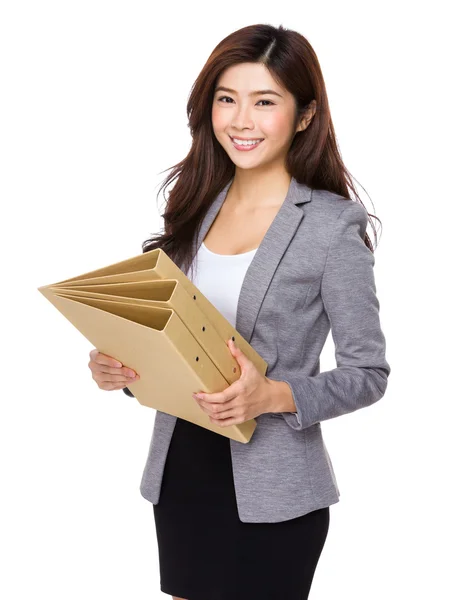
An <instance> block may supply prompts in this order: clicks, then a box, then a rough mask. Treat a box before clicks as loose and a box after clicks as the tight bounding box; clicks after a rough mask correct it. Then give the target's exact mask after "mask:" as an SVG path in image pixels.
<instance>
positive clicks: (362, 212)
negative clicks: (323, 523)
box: [140, 178, 390, 523]
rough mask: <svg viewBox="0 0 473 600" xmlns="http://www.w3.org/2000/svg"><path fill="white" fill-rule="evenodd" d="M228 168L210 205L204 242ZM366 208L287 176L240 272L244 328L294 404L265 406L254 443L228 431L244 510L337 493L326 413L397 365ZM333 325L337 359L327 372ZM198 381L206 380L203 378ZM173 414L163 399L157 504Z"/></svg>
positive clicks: (255, 511) (154, 446) (308, 505)
mask: <svg viewBox="0 0 473 600" xmlns="http://www.w3.org/2000/svg"><path fill="white" fill-rule="evenodd" d="M231 183H232V180H230V181H229V182H228V183H227V184H226V185H225V187H224V188H223V189H222V191H221V192H220V193H219V194H218V195H217V197H216V199H215V201H214V202H213V203H212V204H211V206H210V208H209V210H208V212H207V214H206V215H205V217H204V220H203V222H202V225H201V227H200V230H199V231H198V235H197V239H196V246H195V248H196V250H197V248H199V247H200V244H201V243H202V241H203V239H204V238H205V236H206V234H207V232H208V230H209V229H210V226H211V225H212V222H213V221H214V219H215V217H216V216H217V213H218V211H219V209H220V207H221V206H222V204H223V201H224V200H225V197H226V194H227V192H228V189H229V187H230V185H231ZM366 225H367V212H366V209H365V208H364V207H363V206H362V205H361V204H358V203H356V202H354V201H352V200H347V199H344V198H342V197H341V196H338V195H336V194H333V193H331V192H327V191H321V190H311V189H310V188H309V187H307V186H306V185H304V184H301V183H299V182H297V181H296V180H295V179H294V178H292V179H291V182H290V186H289V190H288V193H287V196H286V198H285V200H284V202H283V204H282V205H281V207H280V210H279V212H278V213H277V215H276V217H275V218H274V220H273V222H272V224H271V226H270V227H269V229H268V231H267V232H266V235H265V237H264V239H263V240H262V242H261V244H260V246H259V248H258V250H257V252H256V254H255V256H254V258H253V260H252V262H251V264H250V266H249V268H248V270H247V273H246V276H245V278H244V281H243V285H242V288H241V293H240V296H239V300H238V308H237V316H236V329H237V330H238V331H239V333H240V334H241V335H242V336H243V337H244V338H245V339H246V340H247V341H248V342H249V343H251V345H252V346H253V347H254V348H255V350H257V351H258V352H259V353H260V354H261V356H262V357H263V358H264V359H265V360H266V361H267V363H268V370H267V373H266V375H267V376H268V377H269V378H271V379H276V380H279V381H286V382H287V383H288V384H289V386H290V388H291V390H292V393H293V396H294V402H295V405H296V409H297V416H296V415H294V414H291V413H265V414H262V415H260V416H258V417H256V421H257V427H256V429H255V432H254V434H253V436H252V438H251V440H250V442H249V443H247V444H242V443H240V442H237V441H235V440H230V447H231V458H232V465H233V476H234V485H235V493H236V499H237V506H238V515H239V518H240V520H241V521H243V522H247V523H258V522H269V523H271V522H273V523H274V522H279V521H285V520H288V519H293V518H295V517H298V516H301V515H304V514H306V513H308V512H309V511H313V510H316V509H318V508H322V507H326V506H329V505H331V504H334V503H336V502H338V501H339V496H340V491H339V488H338V484H337V481H336V477H335V474H334V470H333V468H332V463H331V460H330V457H329V454H328V452H327V449H326V446H325V443H324V441H323V437H322V428H321V422H322V421H324V420H326V419H331V418H334V417H336V416H340V415H343V414H346V413H349V412H352V411H354V410H358V409H360V408H363V407H365V406H369V405H371V404H373V403H374V402H376V401H377V400H379V399H380V398H381V397H382V396H383V395H384V393H385V391H386V387H387V379H388V375H389V373H390V366H389V364H388V363H387V361H386V358H385V338H384V335H383V332H382V330H381V327H380V320H379V302H378V300H377V297H376V288H375V282H374V273H373V266H374V256H373V254H372V253H371V251H370V250H369V248H367V247H366V245H365V244H364V241H363V236H364V233H365V230H366ZM330 327H331V328H332V335H333V339H334V342H335V350H336V361H337V367H336V368H335V369H332V370H330V371H326V372H323V373H320V363H319V356H320V353H321V351H322V348H323V345H324V343H325V341H326V338H327V336H328V333H329V331H330ZM195 391H198V390H195ZM175 423H176V417H174V416H172V415H168V414H166V413H163V412H160V411H156V416H155V422H154V430H153V434H152V439H151V443H150V446H149V453H148V458H147V461H146V465H145V469H144V472H143V476H142V480H141V486H140V491H141V494H142V495H143V497H144V498H146V499H147V500H149V501H150V502H152V503H153V504H157V503H158V502H159V495H160V489H161V481H162V475H163V470H164V465H165V461H166V454H167V451H168V448H169V444H170V441H171V437H172V434H173V430H174V426H175Z"/></svg>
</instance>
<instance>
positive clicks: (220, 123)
mask: <svg viewBox="0 0 473 600" xmlns="http://www.w3.org/2000/svg"><path fill="white" fill-rule="evenodd" d="M226 124H227V120H226V118H225V115H223V114H222V111H220V110H218V108H213V109H212V126H213V128H214V129H215V131H217V132H218V131H221V130H222V129H224V128H225V127H226Z"/></svg>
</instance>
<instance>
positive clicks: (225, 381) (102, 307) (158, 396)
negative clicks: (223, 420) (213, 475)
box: [38, 248, 268, 443]
mask: <svg viewBox="0 0 473 600" xmlns="http://www.w3.org/2000/svg"><path fill="white" fill-rule="evenodd" d="M38 290H39V291H40V292H41V293H42V294H43V295H44V296H45V297H46V298H47V299H48V300H49V301H50V302H51V303H52V304H53V305H54V306H55V307H56V308H57V309H58V310H59V311H60V312H61V313H62V314H63V315H64V316H65V317H66V318H67V319H68V320H69V321H70V322H71V323H72V324H73V325H74V327H76V328H77V329H78V330H79V331H80V332H81V333H82V334H83V335H84V336H85V337H86V338H87V339H88V340H89V341H90V342H91V343H92V344H93V345H94V347H95V348H97V349H98V350H99V351H100V352H102V353H103V354H107V355H108V356H111V357H113V358H116V359H117V360H119V361H120V362H121V363H122V364H123V365H125V366H127V367H129V368H131V369H133V370H134V371H136V372H137V373H138V374H139V376H140V379H139V380H138V381H135V382H133V383H130V384H128V388H129V389H130V391H131V392H132V393H133V394H134V396H135V398H136V399H137V400H138V402H139V403H140V404H142V405H143V406H148V407H150V408H154V409H156V410H159V411H162V412H165V413H167V414H169V415H173V416H175V417H180V418H181V419H185V420H187V421H190V422H191V423H195V424H196V425H199V426H201V427H205V428H206V429H209V430H211V431H214V432H215V433H218V434H220V435H223V436H225V437H228V438H230V439H233V440H236V441H239V442H242V443H247V442H249V441H250V439H251V436H252V435H253V432H254V430H255V428H256V421H255V419H250V420H249V421H245V422H244V423H241V424H239V425H231V426H230V425H229V426H226V427H221V426H219V425H214V424H213V423H211V422H210V420H209V418H208V416H207V414H206V413H205V412H204V411H203V410H202V408H201V407H200V406H199V405H198V404H197V403H196V402H195V400H194V399H193V398H192V393H194V392H199V391H202V392H205V393H211V394H212V393H215V392H220V391H223V390H224V389H226V388H227V387H228V386H229V385H231V384H232V383H233V382H234V381H236V380H237V379H238V378H239V377H240V374H241V373H240V367H239V365H238V362H237V361H236V359H235V358H234V357H233V356H232V354H231V352H230V349H229V347H228V345H227V340H229V339H230V338H231V337H232V336H233V337H234V339H235V342H236V344H237V346H238V347H239V348H240V349H241V350H242V352H243V353H244V354H245V355H246V356H247V357H248V358H249V359H250V360H251V361H252V362H253V363H254V365H255V366H256V368H257V369H258V371H259V372H260V373H261V374H262V375H265V374H266V370H267V366H268V365H267V363H266V362H265V361H264V360H263V358H262V357H261V356H260V355H259V354H258V353H257V352H256V351H255V350H254V348H252V346H251V345H250V344H249V343H248V342H247V341H246V340H245V339H244V338H243V337H242V336H241V335H240V334H239V333H238V331H237V330H236V329H235V328H234V327H233V325H232V324H231V323H229V321H228V320H227V319H226V318H225V317H224V316H223V315H222V314H221V313H220V312H219V311H218V310H217V309H216V308H215V306H214V305H213V304H212V303H211V302H210V301H209V300H208V299H207V298H206V297H205V296H204V295H203V294H202V293H201V292H200V291H199V289H198V288H197V287H196V286H195V285H194V284H193V283H192V281H191V280H190V279H188V277H187V276H186V275H185V274H184V273H183V272H182V271H181V269H180V268H179V267H178V266H177V265H176V264H175V263H174V262H173V261H172V260H171V258H170V257H169V256H168V255H167V254H166V253H165V252H164V251H163V250H161V249H160V248H158V249H156V250H152V251H149V252H145V253H143V254H140V255H138V256H134V257H132V258H129V259H127V260H123V261H121V262H118V263H115V264H112V265H110V266H107V267H104V268H102V269H97V270H95V271H91V272H89V273H85V274H83V275H80V276H78V277H73V278H71V279H66V280H64V281H59V282H57V283H54V284H51V285H46V286H42V287H39V288H38Z"/></svg>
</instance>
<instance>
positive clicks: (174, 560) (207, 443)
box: [153, 418, 330, 600]
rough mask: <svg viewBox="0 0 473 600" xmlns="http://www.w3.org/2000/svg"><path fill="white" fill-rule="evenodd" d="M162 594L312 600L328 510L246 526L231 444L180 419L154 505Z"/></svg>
mask: <svg viewBox="0 0 473 600" xmlns="http://www.w3.org/2000/svg"><path fill="white" fill-rule="evenodd" d="M153 510H154V518H155V523H156V534H157V539H158V553H159V569H160V578H161V591H162V592H164V593H165V594H170V595H173V596H178V597H181V598H186V599H187V600H266V599H267V600H307V598H308V596H309V590H310V587H311V584H312V580H313V577H314V573H315V568H316V566H317V562H318V560H319V557H320V554H321V552H322V548H323V546H324V543H325V539H326V537H327V533H328V528H329V520H330V517H329V507H328V506H327V507H324V508H321V509H319V510H315V511H312V512H310V513H307V514H305V515H302V516H300V517H297V518H295V519H290V520H288V521H282V522H279V523H243V522H242V521H240V519H239V517H238V512H237V504H236V497H235V488H234V483H233V471H232V462H231V453H230V440H229V438H227V437H224V436H221V435H219V434H216V433H214V432H212V431H210V430H208V429H204V428H203V427H199V426H197V425H194V424H193V423H189V422H188V421H185V420H183V419H179V418H178V419H177V421H176V426H175V429H174V433H173V436H172V439H171V444H170V446H169V451H168V455H167V458H166V465H165V468H164V473H163V480H162V487H161V494H160V498H159V503H158V504H153Z"/></svg>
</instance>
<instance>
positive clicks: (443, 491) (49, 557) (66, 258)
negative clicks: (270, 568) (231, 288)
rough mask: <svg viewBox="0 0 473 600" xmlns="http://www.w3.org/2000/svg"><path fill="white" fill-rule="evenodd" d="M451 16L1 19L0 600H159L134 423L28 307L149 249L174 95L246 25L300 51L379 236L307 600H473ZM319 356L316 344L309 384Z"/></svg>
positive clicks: (459, 38)
mask: <svg viewBox="0 0 473 600" xmlns="http://www.w3.org/2000/svg"><path fill="white" fill-rule="evenodd" d="M465 8H466V2H465V3H461V2H456V1H453V2H449V3H439V2H415V1H414V2H413V1H412V0H411V1H410V2H406V1H400V2H397V3H396V4H388V3H381V2H374V1H372V2H367V1H359V2H348V1H344V2H342V1H337V0H334V1H333V2H330V3H327V2H317V1H315V0H314V1H312V2H307V3H302V2H300V3H298V2H290V3H269V4H268V3H263V4H257V3H254V2H244V1H240V2H238V3H236V4H235V3H229V2H223V3H222V2H199V3H194V4H189V5H184V4H182V3H171V4H169V5H163V4H162V3H158V2H157V1H154V2H153V1H139V0H134V1H133V2H131V1H129V2H117V1H114V2H112V1H103V0H94V1H93V2H91V1H88V0H82V1H81V2H71V1H62V2H59V1H56V2H52V1H48V0H44V1H43V2H21V1H16V2H5V3H3V4H2V8H1V12H0V50H1V56H2V61H1V66H0V68H1V87H2V92H1V95H0V103H1V110H0V119H1V128H0V131H1V134H0V152H1V155H0V158H1V173H2V174H1V177H0V186H1V189H0V192H1V200H2V202H1V208H0V210H1V213H0V222H1V225H2V226H1V236H0V240H1V252H2V278H1V286H2V289H1V291H2V294H1V299H2V311H1V319H2V323H1V339H2V355H3V360H2V375H3V385H2V418H1V421H0V427H1V429H0V444H1V446H0V452H1V473H2V491H1V495H0V498H1V511H0V530H1V536H0V540H1V541H0V544H1V547H0V551H1V556H0V559H1V564H2V576H1V578H0V595H1V597H2V598H5V599H7V600H17V599H21V600H23V599H27V598H28V599H29V598H43V597H44V598H46V597H47V598H48V599H49V600H59V599H60V600H64V599H65V598H67V599H68V600H76V599H81V600H82V599H84V598H88V599H92V600H96V599H100V600H102V599H104V598H113V599H114V600H122V599H126V600H129V599H131V598H133V599H136V598H140V599H150V600H151V599H156V598H170V597H169V596H166V595H164V594H162V593H161V592H160V589H159V570H158V569H159V562H158V549H157V543H156V533H155V529H154V520H153V511H152V505H151V504H150V503H149V502H148V501H146V500H145V499H144V498H142V496H141V494H140V492H139V484H140V480H141V474H142V470H143V468H144V464H145V460H146V457H147V452H148V447H149V442H150V439H151V432H152V426H153V420H154V411H153V410H152V409H150V408H146V407H143V406H141V405H140V404H139V403H138V402H137V401H136V400H134V399H133V398H129V397H127V396H126V395H125V394H124V393H123V392H122V391H114V392H105V391H102V390H100V389H99V388H98V387H97V385H96V384H95V382H94V381H93V380H92V378H91V374H90V371H89V369H88V366H87V363H88V361H89V352H90V350H91V349H92V346H91V344H90V343H89V342H88V340H87V339H85V338H84V337H83V336H82V335H81V334H80V332H78V331H77V330H76V329H75V328H74V327H73V326H72V325H71V324H70V323H69V322H68V321H67V320H66V319H65V318H64V317H63V316H62V315H61V314H60V313H59V312H58V311H57V310H56V309H55V308H54V307H53V306H52V305H51V304H50V303H49V302H48V301H47V300H46V299H45V298H44V297H43V296H42V294H41V293H40V292H39V291H38V290H37V288H38V287H40V286H42V285H46V284H50V283H54V282H57V281H60V280H62V279H66V278H69V277H73V276H76V275H80V274H82V273H85V272H87V271H90V270H93V269H96V268H99V267H102V266H105V265H108V264H110V263H112V262H117V261H119V260H123V259H125V258H128V257H130V256H133V255H137V254H140V253H141V251H142V250H141V243H142V242H143V241H144V240H145V239H146V238H148V237H150V235H151V234H152V233H156V232H158V231H160V230H161V227H162V221H161V217H160V213H161V212H162V208H163V198H162V195H161V196H160V197H159V199H158V198H157V196H156V195H157V190H158V187H159V185H160V184H161V183H162V181H163V180H164V177H165V175H166V173H165V170H166V169H168V168H169V167H171V166H172V165H174V164H175V163H177V162H178V161H180V160H181V159H182V158H183V157H184V156H185V155H186V154H187V151H188V149H189V147H190V142H191V140H190V135H189V130H188V127H187V116H186V103H187V98H188V94H189V92H190V89H191V86H192V84H193V82H194V80H195V79H196V77H197V75H198V73H199V71H200V70H201V68H202V67H203V65H204V63H205V61H206V60H207V58H208V56H209V54H210V53H211V51H212V50H213V48H214V47H215V45H216V44H217V43H218V42H219V41H220V40H221V39H222V38H223V37H225V36H226V35H228V34H229V33H230V32H232V31H234V30H236V29H239V28H240V27H243V26H246V25H250V24H255V23H270V24H272V25H275V26H278V25H280V24H282V25H284V26H285V27H287V28H290V29H295V30H297V31H299V32H300V33H302V34H303V35H305V36H306V37H307V38H308V40H309V41H310V43H311V44H312V45H313V47H314V49H315V51H316V53H317V56H318V58H319V61H320V63H321V67H322V71H323V74H324V78H325V82H326V86H327V91H328V95H329V102H330V107H331V112H332V118H333V122H334V126H335V131H336V134H337V137H338V142H339V145H340V148H341V152H342V157H343V159H344V161H345V164H346V166H347V167H348V169H349V170H350V172H351V173H352V175H353V176H354V177H355V178H356V180H357V181H358V182H359V184H360V186H361V185H362V186H363V188H364V189H365V190H366V192H367V193H368V194H369V197H368V196H367V195H366V194H365V192H364V191H363V189H362V188H361V187H359V191H360V194H361V197H362V200H363V202H364V204H365V206H366V208H367V209H368V211H369V212H372V213H373V212H374V213H375V214H376V215H377V216H378V217H379V218H380V219H381V221H382V223H383V229H382V232H379V233H380V242H379V246H378V248H377V250H376V253H375V256H376V265H375V276H376V283H377V291H378V297H379V301H380V306H381V309H380V318H381V324H382V328H383V331H384V333H385V336H386V340H387V359H388V361H389V363H390V364H391V367H392V373H391V376H390V379H389V383H388V389H387V392H386V395H385V396H384V398H382V399H381V400H380V401H379V402H378V403H376V404H375V405H373V406H372V407H370V408H368V409H365V410H361V411H357V412H356V413H352V414H350V415H345V416H343V417H340V418H337V419H334V420H330V421H326V422H324V423H323V424H322V426H323V432H324V439H325V442H326V444H327V447H328V450H329V452H330V455H331V458H332V461H333V464H334V468H335V472H336V476H337V480H338V483H339V486H340V491H341V497H340V502H339V503H337V504H336V505H334V506H333V507H332V509H331V523H330V529H329V533H328V537H327V541H326V544H325V547H324V550H323V552H322V556H321V558H320V561H319V564H318V567H317V570H316V573H315V577H314V582H313V585H312V590H311V595H310V598H311V599H317V600H339V599H340V598H348V597H349V598H354V599H363V600H380V599H382V600H399V598H403V599H405V600H418V599H420V598H422V599H423V598H428V599H429V600H433V599H434V598H435V599H437V598H439V599H440V598H442V599H444V598H454V599H455V600H467V599H471V598H472V597H473V586H472V583H471V577H470V576H469V575H468V571H469V568H470V567H471V560H472V546H471V539H472V533H473V530H472V518H471V513H472V505H473V494H472V481H471V470H472V469H471V460H472V457H473V452H472V443H471V438H472V434H471V417H472V410H471V406H472V400H473V395H472V391H471V375H472V371H473V369H472V351H471V348H472V345H471V336H472V333H473V331H472V326H471V325H472V320H471V313H472V297H471V292H470V291H468V289H469V288H468V284H470V283H471V279H472V277H471V276H472V267H471V259H472V252H471V220H472V210H471V206H472V191H471V181H470V176H471V159H472V156H471V134H472V127H471V125H472V119H471V106H473V98H472V94H471V64H470V63H471V60H470V59H471V47H468V46H467V38H468V37H471V36H470V32H469V28H467V19H466V12H465ZM369 231H371V230H369ZM333 350H334V349H333V342H332V339H331V336H329V340H328V341H327V345H326V347H325V348H324V352H323V354H322V365H321V370H323V371H324V370H327V369H331V368H333V367H335V366H336V365H335V360H334V353H333ZM288 551H290V549H288ZM218 552H219V549H218V548H216V549H215V553H218ZM212 563H213V557H212V555H211V556H209V557H208V568H209V570H212V568H213V564H212ZM287 575H288V577H290V576H291V574H290V573H288V574H287ZM249 600H253V599H251V598H249ZM288 600H291V599H288Z"/></svg>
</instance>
